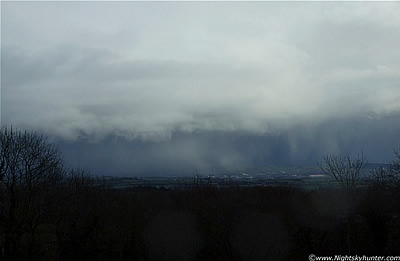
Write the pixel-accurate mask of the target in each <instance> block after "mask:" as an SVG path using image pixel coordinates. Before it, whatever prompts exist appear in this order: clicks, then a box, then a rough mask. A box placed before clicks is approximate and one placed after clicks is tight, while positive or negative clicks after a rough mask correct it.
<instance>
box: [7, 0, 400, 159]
mask: <svg viewBox="0 0 400 261" xmlns="http://www.w3.org/2000/svg"><path fill="white" fill-rule="evenodd" d="M1 12H2V13H1V19H2V25H1V30H2V39H1V44H2V97H1V98H2V99H1V105H2V123H3V124H13V125H15V126H17V127H20V128H26V129H36V130H40V131H44V132H45V133H46V134H48V135H50V136H54V137H58V138H60V139H62V140H64V141H70V142H74V141H79V140H82V139H86V140H90V142H102V141H103V140H104V138H105V137H107V136H109V135H113V136H120V137H123V138H124V139H126V140H128V141H137V140H141V141H149V142H167V141H168V140H171V139H172V137H173V135H174V133H177V132H179V133H184V134H191V133H199V132H200V133H201V132H209V133H211V132H222V133H238V132H240V133H245V134H246V135H249V136H251V135H255V136H257V135H258V136H260V135H280V134H281V133H292V132H294V130H296V129H301V130H303V132H305V131H304V129H310V130H309V131H308V132H307V133H308V134H307V135H308V136H307V135H306V136H307V139H309V140H312V137H311V138H310V137H309V136H310V135H311V134H309V133H313V132H312V131H313V130H314V129H319V130H320V129H321V128H322V129H323V126H325V124H326V122H330V123H332V122H335V121H341V122H346V121H348V122H351V123H354V122H355V121H354V120H355V119H357V120H359V121H361V122H362V123H363V124H364V123H365V122H368V123H365V124H366V125H365V126H371V128H373V129H374V130H372V131H370V132H371V133H374V135H381V134H382V127H379V126H380V125H382V124H388V122H390V124H391V125H390V126H388V128H390V129H389V130H385V131H389V132H390V131H397V130H398V129H399V125H400V123H399V122H398V121H399V119H400V48H399V46H400V16H399V14H400V3H399V2H2V10H1ZM390 119H391V120H390ZM393 121H394V123H393ZM393 124H394V125H393ZM321 126H322V127H321ZM326 126H327V125H326ZM341 126H342V125H341ZM343 126H346V125H343ZM363 126H364V125H363ZM377 126H378V127H377ZM327 128H328V126H327ZM376 128H378V129H379V130H375V129H376ZM338 131H339V129H338ZM349 131H350V133H347V132H346V131H342V136H343V135H344V136H346V137H350V138H349V139H351V138H353V137H355V136H357V135H358V136H359V134H360V133H357V131H354V128H353V129H351V130H349ZM363 131H365V130H361V132H363ZM391 135H392V134H391ZM303 136H304V135H303ZM303 136H302V137H303ZM311 136H312V135H311ZM398 138H399V137H398V136H395V137H394V139H397V142H398V143H400V139H398ZM368 139H370V137H369V136H368ZM387 142H388V143H390V141H387ZM393 142H394V141H393ZM291 146H295V147H296V146H297V145H296V144H295V145H291ZM335 148H336V150H337V146H336V147H335ZM357 149H358V148H357ZM297 150H299V148H297ZM390 150H391V148H388V151H390ZM328 151H329V150H328ZM335 152H337V151H335Z"/></svg>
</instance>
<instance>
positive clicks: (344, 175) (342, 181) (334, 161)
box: [320, 153, 367, 191]
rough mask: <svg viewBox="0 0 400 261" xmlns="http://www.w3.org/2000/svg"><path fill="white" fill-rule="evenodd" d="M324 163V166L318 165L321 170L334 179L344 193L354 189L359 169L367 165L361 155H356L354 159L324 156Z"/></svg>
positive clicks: (340, 156)
mask: <svg viewBox="0 0 400 261" xmlns="http://www.w3.org/2000/svg"><path fill="white" fill-rule="evenodd" d="M324 161H325V165H320V168H321V170H322V171H323V172H324V173H325V174H326V175H328V176H330V177H332V178H334V179H335V180H336V181H337V183H339V185H340V186H341V187H342V188H344V189H345V190H346V191H352V190H354V189H355V188H356V186H357V183H358V181H359V179H360V173H361V169H362V168H363V167H364V166H365V164H366V163H367V159H366V157H365V156H364V154H363V153H361V154H358V155H357V157H356V158H351V157H350V156H342V155H338V156H337V155H331V154H330V155H327V156H325V158H324Z"/></svg>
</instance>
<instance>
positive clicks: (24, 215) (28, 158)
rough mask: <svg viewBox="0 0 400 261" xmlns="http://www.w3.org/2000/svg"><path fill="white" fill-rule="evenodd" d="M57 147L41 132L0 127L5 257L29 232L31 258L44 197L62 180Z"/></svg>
mask: <svg viewBox="0 0 400 261" xmlns="http://www.w3.org/2000/svg"><path fill="white" fill-rule="evenodd" d="M62 175H63V165H62V161H61V157H60V154H59V152H58V150H57V148H56V147H55V146H53V145H51V144H50V143H48V141H47V139H46V138H45V137H43V136H42V135H39V134H37V133H29V132H26V131H20V130H17V129H15V128H12V127H2V128H1V129H0V202H1V210H0V211H1V212H0V213H1V217H0V218H1V223H2V226H1V227H2V229H1V230H0V233H1V234H3V236H4V237H3V238H4V241H3V242H4V246H3V247H2V248H3V249H4V251H2V252H3V253H1V254H2V256H3V257H4V258H5V260H14V259H16V258H17V256H16V253H17V252H18V251H17V247H18V242H19V240H20V239H21V237H22V235H29V237H30V243H29V244H30V247H29V249H28V253H27V255H28V257H32V255H33V251H34V246H35V232H36V229H37V228H38V226H39V225H40V224H41V223H42V219H43V213H44V212H45V211H44V208H45V206H44V205H43V198H44V197H46V194H47V193H48V192H49V191H50V190H51V189H52V188H54V187H55V184H56V183H58V182H59V181H61V179H62Z"/></svg>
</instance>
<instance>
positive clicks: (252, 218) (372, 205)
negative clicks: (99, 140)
mask: <svg viewBox="0 0 400 261" xmlns="http://www.w3.org/2000/svg"><path fill="white" fill-rule="evenodd" d="M0 142H1V148H0V149H1V155H0V181H1V185H0V250H1V256H0V257H1V258H0V259H1V260H307V258H308V256H309V255H310V254H315V255H335V254H336V255H337V254H353V255H356V254H358V255H400V248H399V246H400V187H399V186H398V185H396V184H395V183H394V182H390V179H391V177H392V176H393V177H395V175H396V174H395V172H393V170H390V171H389V170H385V169H382V170H380V171H377V173H376V177H377V179H376V182H375V183H374V184H372V185H371V186H369V187H354V189H352V194H351V197H349V196H348V193H347V192H346V190H344V189H342V188H324V189H319V190H313V191H309V190H308V191H306V190H300V189H296V188H291V187H254V188H240V187H226V188H215V187H212V186H209V185H207V184H204V185H201V184H196V186H193V187H192V188H191V189H187V190H165V189H164V190H162V189H161V190H160V189H151V188H147V189H132V190H130V191H129V190H124V191H121V190H115V189H112V188H111V187H109V186H108V185H107V183H106V182H102V181H101V180H95V179H94V178H93V177H91V176H90V175H89V174H88V173H86V172H85V171H83V170H67V169H65V168H64V167H63V163H62V160H61V156H60V155H59V153H58V151H57V149H56V147H54V146H53V145H51V144H49V143H48V142H47V140H46V139H45V138H44V137H43V136H40V135H38V134H35V133H26V132H21V131H18V130H15V129H11V128H2V129H1V132H0ZM393 163H395V162H393ZM391 166H395V165H394V164H392V165H391ZM378 174H379V175H378ZM379 177H382V178H379Z"/></svg>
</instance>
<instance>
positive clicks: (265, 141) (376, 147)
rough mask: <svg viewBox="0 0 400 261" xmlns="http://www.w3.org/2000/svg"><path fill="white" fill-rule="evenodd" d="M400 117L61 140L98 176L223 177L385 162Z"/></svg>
mask: <svg viewBox="0 0 400 261" xmlns="http://www.w3.org/2000/svg"><path fill="white" fill-rule="evenodd" d="M399 122H400V121H399V117H393V118H385V119H351V120H350V119H348V120H342V119H336V120H329V121H327V122H324V123H321V124H318V125H314V126H306V125H303V126H296V127H294V128H292V129H289V130H285V131H282V132H279V133H274V134H271V133H270V134H264V135H254V134H249V133H243V132H217V131H199V132H193V133H184V132H175V133H174V134H173V135H172V137H171V139H168V140H164V141H144V140H140V139H136V140H131V141H127V140H125V139H124V138H121V137H116V136H114V135H109V136H107V137H106V138H105V139H104V140H102V141H101V142H90V141H85V140H83V139H80V140H78V141H74V142H66V141H61V140H59V141H58V142H57V143H58V144H59V147H60V150H61V151H62V152H63V154H64V156H65V161H66V163H67V164H68V165H70V166H72V167H83V168H87V169H89V170H91V171H92V172H93V174H95V175H124V176H126V175H128V176H142V175H143V176H151V175H154V176H160V175H193V174H194V173H195V172H196V171H198V172H200V173H201V174H210V173H212V174H218V173H226V172H230V171H235V170H238V169H242V168H246V167H252V168H254V167H262V166H267V165H296V166H306V165H316V164H318V163H319V162H321V160H322V159H323V156H324V155H326V154H328V153H336V154H337V153H341V154H349V155H356V154H357V153H359V152H361V151H363V152H364V154H365V155H366V156H367V157H368V159H369V162H371V163H372V162H376V163H385V162H388V161H390V160H391V159H392V158H393V151H392V149H393V148H398V146H399V145H400V139H399V133H400V124H399Z"/></svg>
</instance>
